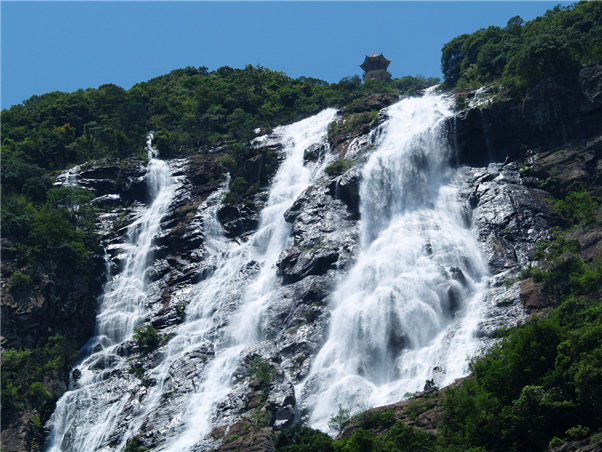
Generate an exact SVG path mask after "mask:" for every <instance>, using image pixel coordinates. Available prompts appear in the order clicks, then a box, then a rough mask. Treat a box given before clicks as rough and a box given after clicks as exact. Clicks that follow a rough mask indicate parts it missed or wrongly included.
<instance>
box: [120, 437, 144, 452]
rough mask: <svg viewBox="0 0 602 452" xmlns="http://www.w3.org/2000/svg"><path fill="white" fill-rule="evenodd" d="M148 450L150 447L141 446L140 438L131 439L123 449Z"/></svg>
mask: <svg viewBox="0 0 602 452" xmlns="http://www.w3.org/2000/svg"><path fill="white" fill-rule="evenodd" d="M146 450H148V447H143V446H141V445H140V443H139V441H138V440H135V439H130V440H129V441H128V442H127V444H126V446H125V448H124V449H123V452H144V451H146Z"/></svg>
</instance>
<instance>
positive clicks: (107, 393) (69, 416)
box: [49, 135, 175, 451]
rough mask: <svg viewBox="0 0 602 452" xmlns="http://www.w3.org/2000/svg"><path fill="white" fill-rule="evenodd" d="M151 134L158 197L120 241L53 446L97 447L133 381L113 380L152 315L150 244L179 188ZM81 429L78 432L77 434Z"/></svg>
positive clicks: (60, 407)
mask: <svg viewBox="0 0 602 452" xmlns="http://www.w3.org/2000/svg"><path fill="white" fill-rule="evenodd" d="M151 139H152V135H150V136H149V139H148V143H147V144H148V152H149V157H150V162H149V164H148V173H147V176H146V178H147V184H148V187H149V191H150V195H151V199H153V202H152V203H151V204H150V205H149V206H148V207H146V208H145V209H143V210H142V211H141V212H140V213H139V216H138V218H137V219H136V220H135V221H134V222H133V223H132V224H131V225H130V226H129V227H128V230H127V234H126V237H127V240H126V242H125V243H124V244H121V245H119V248H120V250H119V252H120V253H121V255H122V256H121V257H122V259H121V261H122V262H124V265H123V269H122V270H121V271H120V272H119V273H118V274H116V275H109V277H108V280H107V283H106V284H105V287H104V289H103V295H102V297H101V299H100V303H99V312H98V316H97V324H96V334H95V336H94V337H93V338H92V339H91V340H90V341H89V343H88V344H86V346H85V347H84V350H83V351H82V356H83V358H82V359H81V360H80V363H79V364H78V365H77V366H76V368H75V370H74V373H73V374H74V375H75V376H76V378H75V380H76V381H75V382H74V384H73V388H72V390H70V391H69V392H67V393H66V394H65V395H64V396H63V397H62V398H61V399H60V400H59V402H58V404H57V407H56V410H55V413H54V415H53V420H52V430H51V434H50V438H49V450H50V451H59V450H72V451H84V450H86V451H93V450H98V449H99V448H100V446H101V445H102V444H104V443H105V442H106V438H107V437H108V436H109V435H110V434H111V432H112V429H114V427H115V425H116V422H117V419H118V416H119V414H120V413H121V410H122V409H123V407H124V405H125V403H126V402H127V400H128V396H129V394H128V391H130V390H132V389H133V388H134V385H133V384H132V383H131V382H130V381H128V380H127V379H126V380H124V383H123V384H121V385H109V383H108V382H109V381H110V379H111V377H112V376H114V375H117V374H119V373H121V372H122V370H123V369H124V368H125V369H127V368H128V364H127V359H126V358H125V357H124V353H123V349H122V347H123V343H124V342H125V341H127V340H130V339H131V338H132V335H133V333H134V328H135V327H136V326H138V325H140V324H141V323H142V322H143V321H144V318H145V315H146V314H147V312H146V310H145V302H146V301H147V298H148V296H149V294H150V293H152V289H153V288H152V285H149V284H147V282H146V280H145V279H146V278H145V274H146V272H147V271H148V269H149V268H150V264H151V262H149V260H151V257H152V256H151V254H152V249H151V243H152V239H153V238H154V237H155V236H156V235H157V233H158V231H159V227H160V224H161V219H162V218H163V217H164V216H165V214H166V213H167V209H168V207H169V204H170V202H171V200H172V198H173V194H174V191H175V183H174V180H173V178H172V174H171V170H170V168H169V166H168V164H167V163H166V162H164V161H161V160H158V159H156V158H154V156H155V155H156V154H157V152H156V150H155V149H153V148H152V146H151V143H150V141H151ZM75 432H76V433H75Z"/></svg>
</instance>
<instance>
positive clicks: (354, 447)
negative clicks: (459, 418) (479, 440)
mask: <svg viewBox="0 0 602 452" xmlns="http://www.w3.org/2000/svg"><path fill="white" fill-rule="evenodd" d="M385 426H386V427H391V428H390V429H389V430H388V431H387V433H385V434H384V435H382V436H377V435H375V434H374V432H372V431H370V430H364V429H361V428H360V429H358V430H356V431H355V432H354V433H353V435H352V436H351V437H350V438H342V439H339V440H333V439H332V438H330V437H329V436H328V435H327V434H325V433H323V432H320V431H318V430H314V429H312V428H309V427H302V426H300V425H296V426H294V427H292V428H290V429H288V430H284V431H283V432H282V433H280V434H279V435H278V436H277V437H276V439H275V440H274V446H275V449H276V451H277V452H435V451H443V450H444V449H441V448H440V447H439V446H438V445H437V437H436V436H435V435H433V434H430V433H426V432H423V431H420V430H416V429H414V428H412V427H409V426H407V425H405V424H403V423H402V422H396V423H394V424H393V425H392V426H391V424H389V423H387V424H386V425H385ZM450 451H451V449H450Z"/></svg>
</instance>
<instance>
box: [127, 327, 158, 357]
mask: <svg viewBox="0 0 602 452" xmlns="http://www.w3.org/2000/svg"><path fill="white" fill-rule="evenodd" d="M133 337H134V340H135V341H136V345H137V347H138V348H140V349H141V350H142V351H143V353H144V354H148V353H151V352H153V351H155V350H156V349H157V348H158V347H159V345H160V344H161V341H160V339H159V330H157V329H156V328H155V327H154V326H153V325H152V324H150V323H147V324H146V325H143V326H140V327H137V328H134V336H133Z"/></svg>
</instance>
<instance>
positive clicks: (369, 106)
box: [345, 93, 399, 113]
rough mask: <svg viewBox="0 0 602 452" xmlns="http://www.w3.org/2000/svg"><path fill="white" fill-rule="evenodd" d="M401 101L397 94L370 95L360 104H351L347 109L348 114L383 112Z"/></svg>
mask: <svg viewBox="0 0 602 452" xmlns="http://www.w3.org/2000/svg"><path fill="white" fill-rule="evenodd" d="M398 100H399V96H398V95H397V94H392V93H379V94H370V95H369V96H367V97H365V98H363V99H362V100H361V101H360V102H358V103H354V104H351V105H349V106H347V107H346V108H345V112H346V113H362V112H365V111H372V110H382V109H383V108H385V107H388V106H389V105H392V104H394V103H395V102H397V101H398Z"/></svg>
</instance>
